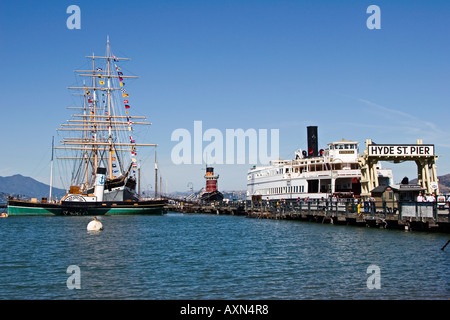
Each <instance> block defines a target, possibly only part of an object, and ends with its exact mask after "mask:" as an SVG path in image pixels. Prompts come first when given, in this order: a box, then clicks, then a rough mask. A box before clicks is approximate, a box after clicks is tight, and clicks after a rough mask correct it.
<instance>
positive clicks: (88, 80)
mask: <svg viewBox="0 0 450 320" xmlns="http://www.w3.org/2000/svg"><path fill="white" fill-rule="evenodd" d="M87 58H88V59H89V61H90V63H89V64H90V68H86V69H87V70H75V72H76V73H77V74H78V75H79V76H80V79H83V80H82V81H81V82H80V84H79V85H77V86H74V87H69V89H70V90H75V93H74V94H75V95H77V96H78V97H79V98H80V102H81V103H80V105H79V106H73V107H69V109H73V110H74V114H73V115H72V118H71V119H70V120H68V121H67V122H66V123H64V124H61V127H60V128H59V129H58V130H59V132H60V133H61V135H62V137H61V141H60V145H59V146H53V144H52V168H53V150H56V151H57V153H58V154H59V153H60V156H59V157H57V159H61V160H63V161H68V162H69V163H71V164H72V165H73V167H72V168H73V169H72V174H71V177H72V178H71V186H70V188H69V190H68V192H67V193H66V195H65V196H64V197H63V198H62V199H60V200H56V199H52V194H51V190H52V187H51V186H50V194H49V198H48V199H45V198H43V199H41V201H38V200H37V199H32V200H30V201H21V200H15V199H12V198H11V199H8V204H7V208H8V215H10V216H14V215H114V214H163V213H164V212H165V211H164V208H165V205H166V201H165V200H162V199H146V200H142V199H140V197H139V195H138V193H137V191H136V185H137V171H138V160H137V152H138V148H140V147H155V146H156V144H150V143H142V142H139V141H136V138H135V136H134V133H135V132H136V131H138V128H139V127H142V126H147V125H150V123H149V122H147V121H146V117H144V116H134V115H132V108H131V102H130V101H131V97H130V93H129V92H128V91H127V90H126V89H125V80H130V79H133V78H137V77H136V76H133V75H125V74H124V73H123V71H122V69H121V64H122V63H123V62H124V61H126V60H130V59H128V58H120V57H116V56H115V55H113V54H112V52H111V50H110V44H109V39H108V40H107V46H106V55H105V56H95V55H94V54H93V55H92V56H87ZM50 180H51V182H50V184H52V173H51V178H50Z"/></svg>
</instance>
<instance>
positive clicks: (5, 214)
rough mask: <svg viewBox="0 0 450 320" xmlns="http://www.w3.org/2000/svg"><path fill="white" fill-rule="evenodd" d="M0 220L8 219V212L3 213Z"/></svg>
mask: <svg viewBox="0 0 450 320" xmlns="http://www.w3.org/2000/svg"><path fill="white" fill-rule="evenodd" d="M0 218H8V214H7V213H6V212H2V213H1V214H0Z"/></svg>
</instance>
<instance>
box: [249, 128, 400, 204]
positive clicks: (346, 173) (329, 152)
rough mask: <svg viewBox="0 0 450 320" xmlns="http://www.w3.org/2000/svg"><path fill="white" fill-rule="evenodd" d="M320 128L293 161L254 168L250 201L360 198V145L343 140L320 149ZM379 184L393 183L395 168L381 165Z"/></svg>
mask: <svg viewBox="0 0 450 320" xmlns="http://www.w3.org/2000/svg"><path fill="white" fill-rule="evenodd" d="M317 131H318V130H317V127H316V126H309V127H307V136H308V148H307V150H301V149H299V150H297V151H296V152H295V158H294V159H293V160H280V159H279V160H272V161H271V162H270V164H269V165H268V166H260V167H256V166H254V167H253V168H252V169H250V170H249V171H248V175H247V198H248V199H263V200H266V199H270V200H273V199H298V198H300V199H305V198H309V199H321V198H324V199H326V198H330V197H333V196H335V197H341V198H343V197H345V198H349V197H359V196H360V195H361V165H360V163H359V162H358V157H359V151H358V150H359V149H358V146H359V143H358V142H357V141H349V140H344V139H343V140H341V141H335V142H331V143H329V144H328V148H326V149H320V150H318V135H317ZM377 175H378V185H390V184H392V183H393V175H392V170H391V169H382V168H381V165H380V164H377Z"/></svg>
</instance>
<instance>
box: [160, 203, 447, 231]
mask: <svg viewBox="0 0 450 320" xmlns="http://www.w3.org/2000/svg"><path fill="white" fill-rule="evenodd" d="M167 209H168V210H170V211H174V212H182V213H203V214H217V215H241V216H246V217H248V218H256V219H276V220H299V221H307V222H316V223H322V224H334V225H351V226H361V227H370V228H383V229H398V230H407V231H426V232H444V233H450V209H449V208H448V206H446V207H445V208H444V209H438V207H437V205H436V203H416V202H408V203H390V204H387V203H376V202H372V203H361V202H358V200H357V199H339V200H336V201H332V200H319V199H312V200H309V201H295V200H281V201H274V200H272V201H259V202H252V201H240V202H232V203H223V202H221V203H210V204H201V203H193V202H183V201H172V203H171V204H169V205H168V208H167Z"/></svg>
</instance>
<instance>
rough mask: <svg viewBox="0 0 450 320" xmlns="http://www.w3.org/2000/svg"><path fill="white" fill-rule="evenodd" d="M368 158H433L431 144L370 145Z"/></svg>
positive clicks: (432, 146)
mask: <svg viewBox="0 0 450 320" xmlns="http://www.w3.org/2000/svg"><path fill="white" fill-rule="evenodd" d="M368 152H369V156H379V157H386V156H388V157H389V156H399V157H403V156H416V157H421V156H422V157H429V156H434V145H433V144H407V145H399V144H371V145H369V146H368Z"/></svg>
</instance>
